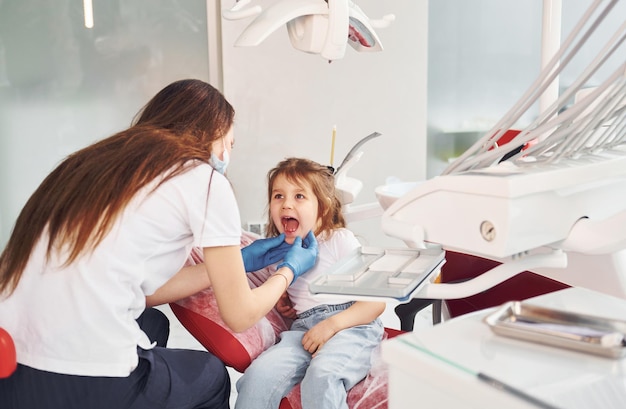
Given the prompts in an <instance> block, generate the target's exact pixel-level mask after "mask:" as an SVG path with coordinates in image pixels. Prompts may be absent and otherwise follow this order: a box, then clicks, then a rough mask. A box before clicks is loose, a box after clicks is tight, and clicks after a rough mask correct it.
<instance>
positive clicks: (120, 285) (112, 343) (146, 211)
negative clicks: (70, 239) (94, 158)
mask: <svg viewBox="0 0 626 409" xmlns="http://www.w3.org/2000/svg"><path fill="white" fill-rule="evenodd" d="M211 174H212V181H211V188H210V194H209V196H208V199H207V192H208V191H209V180H210V179H211ZM155 185H156V182H153V183H152V184H151V185H150V186H148V187H146V188H145V189H143V190H142V192H140V194H138V195H137V196H136V198H135V199H133V200H132V201H131V203H130V204H129V205H128V206H127V208H126V210H125V211H124V213H123V214H122V215H121V217H120V218H119V219H118V220H117V222H116V224H115V225H114V226H113V228H112V229H111V232H110V233H108V234H107V235H106V236H105V237H104V239H103V240H102V242H101V244H100V245H99V246H98V247H97V248H96V249H95V251H94V252H93V253H91V254H87V255H84V256H81V257H80V258H79V259H77V260H76V261H75V262H74V263H72V264H71V265H69V266H66V267H63V266H62V264H63V262H64V261H65V258H64V257H63V255H61V256H59V254H54V255H53V257H51V260H50V261H49V262H46V259H45V249H46V247H47V239H43V240H40V242H39V243H38V244H37V245H36V247H35V248H34V249H33V252H32V254H31V257H30V261H29V263H28V265H27V266H26V269H25V270H24V273H23V275H22V279H21V280H20V282H19V284H18V286H17V288H16V290H15V292H14V293H13V295H12V296H11V297H9V298H8V299H6V300H1V301H0V326H2V327H4V328H6V329H7V330H8V332H9V333H10V334H11V336H12V337H13V339H14V341H15V344H16V348H17V359H18V362H20V363H21V364H24V365H27V366H30V367H33V368H37V369H41V370H46V371H51V372H58V373H64V374H71V375H86V376H128V375H129V374H130V373H131V372H132V371H133V370H134V369H135V368H136V366H137V364H138V356H137V346H140V347H141V348H144V349H149V348H151V347H152V345H151V344H150V342H149V340H148V338H147V336H146V335H145V334H144V333H143V331H141V329H140V328H139V326H138V325H137V323H136V321H135V320H136V318H138V317H139V315H141V313H142V312H143V310H144V308H145V296H146V295H150V294H153V293H154V292H155V291H156V289H157V288H159V287H160V286H161V285H163V284H164V283H165V282H166V281H167V280H168V279H169V278H171V277H172V276H173V275H174V274H175V273H176V272H177V271H178V270H179V269H180V268H181V267H182V266H183V264H184V262H185V260H186V257H187V255H188V254H189V251H190V249H191V247H192V246H199V247H212V246H224V245H239V243H240V236H241V222H240V216H239V210H238V207H237V203H236V200H235V196H234V193H233V191H232V188H231V186H230V183H229V182H228V180H227V179H226V178H225V177H224V176H223V175H221V174H219V173H217V172H214V171H213V169H212V168H211V167H210V166H209V165H206V164H202V165H200V166H197V167H195V168H193V169H191V170H189V171H187V172H185V173H183V174H181V175H178V176H176V177H174V178H172V179H170V180H169V181H167V182H165V183H164V184H162V185H161V186H159V187H158V188H157V190H155V191H154V192H152V193H149V192H150V191H151V190H152V188H153V187H154V186H155ZM44 237H47V236H45V235H44Z"/></svg>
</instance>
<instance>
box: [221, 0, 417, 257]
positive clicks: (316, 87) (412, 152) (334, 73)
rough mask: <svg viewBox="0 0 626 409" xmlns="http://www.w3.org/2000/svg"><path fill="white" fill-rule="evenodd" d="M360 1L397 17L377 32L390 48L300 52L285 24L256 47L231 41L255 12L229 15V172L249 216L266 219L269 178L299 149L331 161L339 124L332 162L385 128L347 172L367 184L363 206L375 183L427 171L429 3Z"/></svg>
mask: <svg viewBox="0 0 626 409" xmlns="http://www.w3.org/2000/svg"><path fill="white" fill-rule="evenodd" d="M272 3H273V2H265V3H260V4H262V5H263V7H266V6H268V5H270V4H272ZM232 4H234V3H233V2H232V1H231V0H224V1H223V2H222V6H223V7H226V8H229V7H231V6H232ZM358 4H359V6H360V7H361V9H362V10H363V11H364V12H365V13H366V14H367V15H368V16H369V17H370V18H380V17H382V16H383V15H384V14H389V13H393V14H395V15H396V21H395V22H393V23H392V24H391V26H389V27H387V28H382V29H378V30H377V34H378V36H379V38H380V39H381V42H382V44H383V46H384V47H385V50H384V51H383V52H380V53H358V52H356V51H355V50H353V49H352V48H351V47H348V49H347V50H346V55H345V57H344V58H343V59H339V60H335V61H333V62H332V63H330V64H329V63H328V61H326V60H324V59H323V58H322V57H320V56H319V55H314V54H306V53H303V52H301V51H297V50H295V49H294V48H293V47H292V46H291V44H290V42H289V38H288V35H287V30H286V28H285V27H282V28H281V29H279V30H277V31H276V32H274V33H273V34H272V35H270V36H269V37H268V38H267V39H266V40H265V41H264V42H263V43H261V44H260V45H259V46H257V47H251V48H248V47H245V48H244V47H234V46H233V44H234V42H235V39H236V38H237V37H238V36H239V34H240V33H241V31H242V30H243V28H244V27H245V26H247V24H248V23H249V22H250V21H251V20H243V21H235V22H233V21H222V33H223V36H222V46H223V67H224V72H223V76H224V92H225V95H226V97H227V98H228V99H229V100H230V102H231V103H232V104H233V105H234V107H235V109H236V112H237V113H236V127H235V150H234V153H233V161H232V165H231V167H230V168H229V177H230V178H231V180H232V182H233V185H234V186H235V190H236V192H237V195H238V198H239V205H240V209H241V216H242V221H243V222H244V223H245V222H248V221H258V220H263V221H264V220H265V219H266V214H265V210H266V203H267V194H266V181H265V176H266V173H267V171H268V170H269V169H270V168H272V167H273V166H275V165H276V164H277V163H278V162H279V161H280V160H282V159H284V158H286V157H288V156H300V157H307V158H309V159H312V160H315V161H318V162H320V163H322V164H330V163H329V162H330V149H331V135H332V127H333V125H336V126H337V138H336V146H335V155H334V157H335V160H334V165H335V167H336V166H338V165H339V163H340V162H341V160H342V159H343V158H344V156H345V155H346V154H347V153H348V151H349V149H350V148H351V147H352V146H353V145H354V144H355V143H356V142H357V141H359V140H360V139H361V138H363V137H365V136H366V135H368V134H370V133H372V132H374V131H378V132H380V133H382V136H380V137H378V138H376V139H373V140H372V141H370V142H368V143H367V144H365V145H364V147H363V150H364V154H363V156H362V158H361V160H360V161H359V162H358V163H357V164H356V165H355V166H354V168H353V169H352V172H351V173H350V176H352V177H355V178H358V179H360V180H362V181H363V182H364V187H363V190H362V192H361V194H360V195H359V197H357V200H356V201H355V203H356V204H359V203H367V202H372V201H375V200H376V199H375V196H374V188H375V187H376V186H378V185H382V184H384V183H385V179H386V178H387V177H388V176H396V177H399V178H401V179H404V180H421V179H423V178H425V175H426V97H427V89H426V82H427V72H426V68H427V41H428V37H427V33H428V6H427V1H425V0H414V1H413V0H412V1H408V0H407V1H394V2H383V1H379V0H363V1H360V2H359V3H358ZM350 227H351V228H352V229H353V230H355V231H356V232H357V233H358V234H361V235H362V236H363V238H364V239H366V240H367V243H369V244H372V245H382V244H385V243H388V244H390V245H395V244H397V245H401V244H402V243H401V242H399V241H396V240H395V239H391V238H388V237H385V236H384V235H383V234H382V232H381V231H380V226H379V221H378V220H374V221H370V222H357V223H354V224H352V225H351V226H350Z"/></svg>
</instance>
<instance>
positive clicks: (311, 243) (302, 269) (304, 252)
mask: <svg viewBox="0 0 626 409" xmlns="http://www.w3.org/2000/svg"><path fill="white" fill-rule="evenodd" d="M316 261H317V240H316V239H315V236H314V235H313V232H312V231H310V232H309V234H307V235H306V237H305V238H304V241H303V240H302V238H301V237H296V240H295V241H294V242H293V245H292V246H291V248H290V249H289V251H288V252H287V254H285V259H284V261H283V262H282V263H280V264H279V265H278V268H281V267H289V268H290V269H291V271H293V281H292V282H291V284H293V283H294V282H295V281H296V278H298V277H300V276H301V275H302V274H304V273H306V272H307V271H309V270H310V269H311V268H313V266H315V262H316Z"/></svg>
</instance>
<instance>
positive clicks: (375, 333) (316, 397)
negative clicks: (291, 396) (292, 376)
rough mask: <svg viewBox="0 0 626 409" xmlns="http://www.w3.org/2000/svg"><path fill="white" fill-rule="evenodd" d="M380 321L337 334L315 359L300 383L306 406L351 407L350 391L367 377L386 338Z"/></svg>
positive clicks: (303, 405)
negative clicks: (378, 348) (381, 343)
mask: <svg viewBox="0 0 626 409" xmlns="http://www.w3.org/2000/svg"><path fill="white" fill-rule="evenodd" d="M382 335H383V326H382V323H381V322H380V320H375V321H374V322H372V323H370V324H368V325H360V326H358V327H352V328H348V329H345V330H343V331H340V332H338V333H337V334H335V335H334V336H333V337H332V338H331V339H330V340H328V342H327V343H326V344H324V346H323V347H322V349H321V350H320V351H319V352H318V353H317V355H316V356H315V358H313V359H312V360H311V363H310V364H309V368H308V369H307V371H306V375H305V376H304V379H303V380H302V382H301V384H300V391H301V393H302V409H316V408H324V409H331V408H342V409H347V408H348V405H347V402H346V396H347V391H348V390H350V389H351V388H352V387H353V386H354V385H356V384H357V383H359V382H360V381H361V380H362V379H363V378H365V377H366V376H367V373H368V372H369V370H370V367H371V355H372V351H373V350H374V348H376V346H377V345H378V344H380V341H381V339H382Z"/></svg>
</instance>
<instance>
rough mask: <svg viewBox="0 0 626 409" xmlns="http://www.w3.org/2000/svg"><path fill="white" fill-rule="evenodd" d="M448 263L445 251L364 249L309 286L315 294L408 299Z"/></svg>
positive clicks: (342, 261)
mask: <svg viewBox="0 0 626 409" xmlns="http://www.w3.org/2000/svg"><path fill="white" fill-rule="evenodd" d="M444 262H445V251H443V250H442V249H441V247H433V248H429V249H420V250H417V249H409V248H401V249H383V248H377V247H362V248H359V249H357V250H356V251H355V252H354V253H353V254H351V255H350V256H348V257H346V258H345V259H343V260H341V261H340V262H338V263H337V264H336V265H335V266H333V268H332V269H331V270H330V271H329V273H328V274H325V275H323V276H321V277H319V278H318V279H317V280H316V281H314V282H313V283H311V284H310V285H309V290H310V291H311V292H312V293H313V294H341V295H363V296H377V297H391V298H395V299H406V298H407V297H408V296H409V295H410V294H411V293H412V292H413V291H414V290H415V289H416V288H417V287H418V286H420V285H422V284H424V283H425V281H426V279H427V278H428V277H429V276H430V275H431V274H432V273H433V272H435V271H437V270H438V269H439V268H440V267H441V265H442V264H443V263H444Z"/></svg>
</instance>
